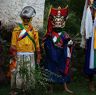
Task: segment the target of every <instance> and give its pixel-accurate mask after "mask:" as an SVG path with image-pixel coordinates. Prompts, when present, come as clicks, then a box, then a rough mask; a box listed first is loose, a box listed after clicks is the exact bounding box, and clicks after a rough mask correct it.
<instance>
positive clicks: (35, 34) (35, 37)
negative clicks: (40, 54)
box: [34, 31, 40, 51]
mask: <svg viewBox="0 0 96 95" xmlns="http://www.w3.org/2000/svg"><path fill="white" fill-rule="evenodd" d="M34 40H35V43H36V51H38V50H39V49H40V45H39V35H38V32H37V31H35V32H34Z"/></svg>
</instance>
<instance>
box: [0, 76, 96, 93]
mask: <svg viewBox="0 0 96 95" xmlns="http://www.w3.org/2000/svg"><path fill="white" fill-rule="evenodd" d="M94 84H95V91H94V92H91V91H90V90H89V89H88V80H87V79H86V78H85V77H84V76H81V75H78V76H77V77H76V78H75V79H74V80H73V81H72V82H71V83H70V84H69V88H70V89H71V90H73V91H74V94H72V95H96V78H95V83H94ZM9 91H10V87H9V85H8V84H7V85H4V86H1V87H0V95H8V93H9ZM50 95H71V94H69V93H66V92H64V91H63V86H61V85H56V86H55V88H54V92H53V93H52V94H50Z"/></svg>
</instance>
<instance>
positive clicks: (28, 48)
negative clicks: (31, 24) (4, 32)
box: [11, 25, 39, 52]
mask: <svg viewBox="0 0 96 95" xmlns="http://www.w3.org/2000/svg"><path fill="white" fill-rule="evenodd" d="M24 27H25V29H27V28H28V25H26V26H24ZM21 31H22V30H21V29H20V27H19V26H17V27H16V28H14V30H13V32H12V39H11V45H12V46H15V47H16V49H17V52H34V51H35V46H34V44H33V42H32V40H30V39H29V38H28V36H26V37H25V38H23V39H22V40H20V41H18V40H17V39H18V37H19V34H20V32H21ZM28 34H29V35H30V36H31V37H32V38H33V39H34V41H35V43H36V49H39V36H38V32H37V30H36V29H34V28H33V29H32V30H31V31H29V32H28Z"/></svg>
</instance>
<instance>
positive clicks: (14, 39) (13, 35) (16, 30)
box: [11, 27, 20, 46]
mask: <svg viewBox="0 0 96 95" xmlns="http://www.w3.org/2000/svg"><path fill="white" fill-rule="evenodd" d="M19 30H20V29H19V28H18V27H17V28H14V30H13V32H12V37H11V45H12V46H16V43H17V35H18V32H19Z"/></svg>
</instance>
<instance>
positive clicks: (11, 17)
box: [0, 0, 45, 29]
mask: <svg viewBox="0 0 96 95" xmlns="http://www.w3.org/2000/svg"><path fill="white" fill-rule="evenodd" d="M44 4H45V0H0V20H1V22H2V24H3V25H7V26H11V25H14V24H16V23H17V22H21V19H20V17H19V14H20V12H21V10H22V9H23V8H24V7H25V6H32V7H33V8H35V10H36V16H35V17H34V18H33V21H32V24H33V26H35V27H36V28H38V29H39V28H42V26H43V16H44Z"/></svg>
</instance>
